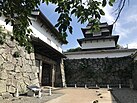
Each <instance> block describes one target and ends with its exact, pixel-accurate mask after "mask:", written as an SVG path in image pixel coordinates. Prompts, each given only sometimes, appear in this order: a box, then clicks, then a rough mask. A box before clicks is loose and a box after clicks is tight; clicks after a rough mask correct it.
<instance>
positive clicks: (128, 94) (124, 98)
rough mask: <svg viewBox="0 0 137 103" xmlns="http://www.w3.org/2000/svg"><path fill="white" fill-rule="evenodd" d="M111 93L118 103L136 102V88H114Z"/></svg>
mask: <svg viewBox="0 0 137 103" xmlns="http://www.w3.org/2000/svg"><path fill="white" fill-rule="evenodd" d="M112 93H113V95H114V96H115V98H116V99H117V101H118V103H137V90H132V89H128V88H123V89H114V90H113V91H112Z"/></svg>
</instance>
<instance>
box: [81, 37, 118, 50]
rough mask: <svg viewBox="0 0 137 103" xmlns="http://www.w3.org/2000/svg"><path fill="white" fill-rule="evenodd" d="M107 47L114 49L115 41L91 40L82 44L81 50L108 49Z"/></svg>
mask: <svg viewBox="0 0 137 103" xmlns="http://www.w3.org/2000/svg"><path fill="white" fill-rule="evenodd" d="M109 47H115V41H114V40H113V39H106V40H93V41H86V42H83V43H82V49H95V48H109Z"/></svg>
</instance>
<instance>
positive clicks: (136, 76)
mask: <svg viewBox="0 0 137 103" xmlns="http://www.w3.org/2000/svg"><path fill="white" fill-rule="evenodd" d="M133 88H134V89H136V90H137V60H136V61H134V72H133Z"/></svg>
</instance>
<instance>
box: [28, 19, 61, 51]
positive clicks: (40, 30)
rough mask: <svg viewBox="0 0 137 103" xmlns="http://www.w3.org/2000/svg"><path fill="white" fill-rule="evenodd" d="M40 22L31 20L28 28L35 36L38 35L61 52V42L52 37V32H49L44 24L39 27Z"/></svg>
mask: <svg viewBox="0 0 137 103" xmlns="http://www.w3.org/2000/svg"><path fill="white" fill-rule="evenodd" d="M41 25H42V24H41V23H39V22H37V21H32V25H31V26H30V28H31V29H32V30H33V34H34V36H35V37H39V38H40V39H41V40H43V41H44V42H45V43H47V44H49V45H50V46H52V47H53V48H54V49H56V50H58V51H59V52H61V53H62V48H61V47H62V45H61V43H60V42H59V41H58V40H57V39H56V38H55V37H54V34H51V33H49V32H48V31H47V30H46V28H45V27H44V26H42V27H41ZM49 40H51V41H50V42H49Z"/></svg>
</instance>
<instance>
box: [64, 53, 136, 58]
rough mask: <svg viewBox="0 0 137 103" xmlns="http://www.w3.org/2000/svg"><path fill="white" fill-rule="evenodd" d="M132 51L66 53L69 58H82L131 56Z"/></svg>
mask: <svg viewBox="0 0 137 103" xmlns="http://www.w3.org/2000/svg"><path fill="white" fill-rule="evenodd" d="M132 53H134V52H133V51H131V52H91V53H90V52H89V53H72V54H67V53H66V54H65V55H66V56H67V58H68V59H81V58H115V57H116V58H118V57H124V56H129V55H131V54H132Z"/></svg>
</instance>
